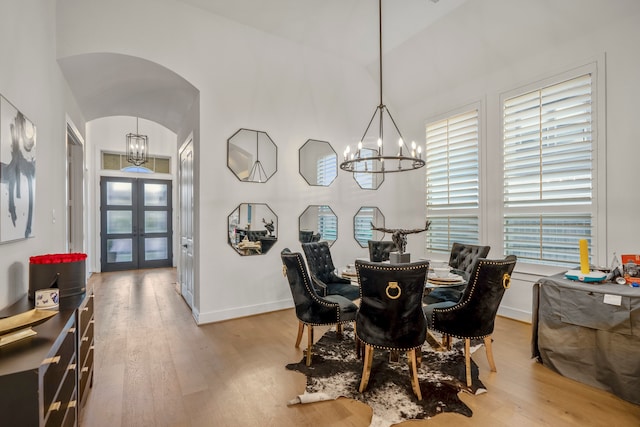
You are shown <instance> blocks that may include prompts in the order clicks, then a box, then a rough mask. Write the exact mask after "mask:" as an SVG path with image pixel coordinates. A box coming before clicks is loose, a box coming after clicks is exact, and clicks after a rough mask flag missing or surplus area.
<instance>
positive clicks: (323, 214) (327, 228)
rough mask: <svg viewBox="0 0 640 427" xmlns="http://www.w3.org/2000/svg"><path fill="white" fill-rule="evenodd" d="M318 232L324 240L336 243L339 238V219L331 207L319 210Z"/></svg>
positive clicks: (322, 207)
mask: <svg viewBox="0 0 640 427" xmlns="http://www.w3.org/2000/svg"><path fill="white" fill-rule="evenodd" d="M318 232H319V233H320V235H321V236H322V240H329V241H334V240H336V239H337V238H338V218H337V217H336V214H335V213H333V211H332V210H331V208H330V207H329V206H320V207H319V208H318Z"/></svg>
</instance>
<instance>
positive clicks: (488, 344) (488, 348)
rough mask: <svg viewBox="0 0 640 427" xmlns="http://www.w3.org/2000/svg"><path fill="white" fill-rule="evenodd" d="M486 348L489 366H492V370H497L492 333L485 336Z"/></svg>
mask: <svg viewBox="0 0 640 427" xmlns="http://www.w3.org/2000/svg"><path fill="white" fill-rule="evenodd" d="M484 348H485V351H486V352H487V360H488V361H489V368H491V372H496V362H495V361H494V360H493V348H492V347H491V335H489V336H488V337H484Z"/></svg>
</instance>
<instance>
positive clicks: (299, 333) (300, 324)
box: [296, 321, 304, 348]
mask: <svg viewBox="0 0 640 427" xmlns="http://www.w3.org/2000/svg"><path fill="white" fill-rule="evenodd" d="M302 332H304V323H302V322H301V321H298V337H297V338H296V348H298V347H300V341H302Z"/></svg>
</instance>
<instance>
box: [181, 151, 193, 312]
mask: <svg viewBox="0 0 640 427" xmlns="http://www.w3.org/2000/svg"><path fill="white" fill-rule="evenodd" d="M178 180H179V184H178V185H179V188H180V268H179V280H180V292H181V293H182V296H183V298H184V300H185V301H186V302H187V304H188V305H189V307H191V308H193V276H194V274H193V209H194V206H193V141H192V140H189V141H188V142H187V143H185V144H184V145H183V147H182V149H181V150H180V169H179V172H178Z"/></svg>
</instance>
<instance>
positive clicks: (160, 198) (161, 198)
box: [144, 183, 167, 206]
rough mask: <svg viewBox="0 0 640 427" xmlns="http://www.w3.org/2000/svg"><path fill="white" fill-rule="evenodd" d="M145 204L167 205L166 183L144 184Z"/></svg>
mask: <svg viewBox="0 0 640 427" xmlns="http://www.w3.org/2000/svg"><path fill="white" fill-rule="evenodd" d="M144 205H145V206H167V185H166V184H148V183H147V184H144Z"/></svg>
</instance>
